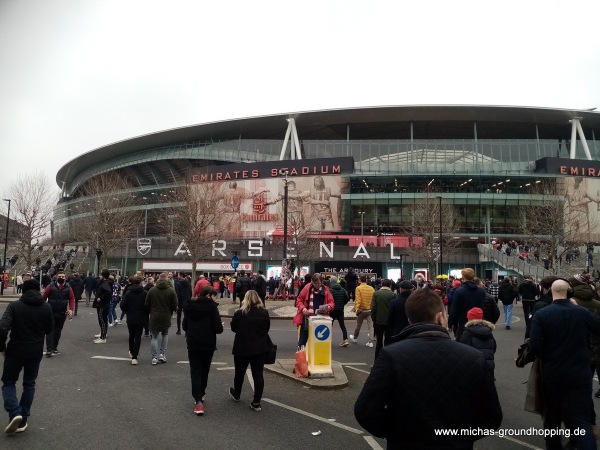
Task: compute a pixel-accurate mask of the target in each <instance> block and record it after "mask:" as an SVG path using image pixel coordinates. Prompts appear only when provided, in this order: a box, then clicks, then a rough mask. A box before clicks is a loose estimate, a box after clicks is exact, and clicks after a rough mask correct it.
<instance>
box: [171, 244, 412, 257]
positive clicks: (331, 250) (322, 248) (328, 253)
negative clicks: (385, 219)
mask: <svg viewBox="0 0 600 450" xmlns="http://www.w3.org/2000/svg"><path fill="white" fill-rule="evenodd" d="M389 249H390V259H391V260H398V261H401V260H402V255H401V254H400V253H398V252H396V251H394V244H390V246H389ZM227 254H228V251H227V242H226V241H223V240H214V241H212V252H211V256H213V257H227ZM173 256H192V253H191V252H190V250H189V248H188V246H187V245H186V243H185V241H181V243H180V244H179V247H177V250H175V253H174V254H173ZM261 256H263V241H262V240H258V239H257V240H252V239H250V240H249V241H248V257H258V258H259V257H261ZM359 257H360V258H366V259H371V255H369V251H368V250H367V247H365V245H364V244H363V243H362V242H361V243H360V244H359V245H358V247H357V248H356V251H355V252H354V256H352V259H357V258H359ZM319 258H322V259H327V258H329V259H331V260H335V259H336V256H335V247H334V244H333V242H329V243H328V244H327V243H325V242H319Z"/></svg>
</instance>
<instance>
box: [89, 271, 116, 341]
mask: <svg viewBox="0 0 600 450" xmlns="http://www.w3.org/2000/svg"><path fill="white" fill-rule="evenodd" d="M112 291H113V290H112V283H111V280H110V272H109V271H108V269H102V272H101V273H100V284H99V286H98V287H97V288H96V290H95V291H94V292H95V296H96V298H95V299H94V303H93V304H92V306H93V307H94V308H96V312H97V314H98V324H99V325H100V334H97V335H96V336H95V338H96V340H95V341H94V344H106V332H107V330H108V308H109V307H110V301H111V299H112Z"/></svg>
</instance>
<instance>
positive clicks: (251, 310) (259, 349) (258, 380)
mask: <svg viewBox="0 0 600 450" xmlns="http://www.w3.org/2000/svg"><path fill="white" fill-rule="evenodd" d="M270 326H271V321H270V319H269V311H268V310H267V309H265V308H264V307H263V304H262V302H261V300H260V297H259V296H258V294H257V292H256V291H253V290H250V291H248V292H247V293H246V295H245V297H244V299H243V301H242V307H241V308H240V309H238V310H237V311H236V312H235V314H234V315H233V318H232V319H231V331H233V332H234V333H235V340H234V341H233V351H232V353H233V362H234V365H235V376H234V379H233V387H232V388H231V387H230V388H229V395H230V396H231V398H233V399H234V400H235V401H236V402H239V401H240V395H241V393H242V384H243V383H244V376H245V374H246V369H247V368H248V364H249V365H250V370H251V371H252V379H253V380H254V398H253V399H252V403H250V407H251V408H252V409H253V410H255V411H260V410H261V405H260V399H261V398H262V394H263V390H264V387H265V380H264V378H263V367H264V365H265V354H266V352H267V350H268V348H269V343H268V342H269V340H268V336H269V328H270Z"/></svg>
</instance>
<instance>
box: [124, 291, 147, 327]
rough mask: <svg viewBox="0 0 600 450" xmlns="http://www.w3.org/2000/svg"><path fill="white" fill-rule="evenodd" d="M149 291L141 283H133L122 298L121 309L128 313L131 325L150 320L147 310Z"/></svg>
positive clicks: (128, 320) (128, 321) (141, 323)
mask: <svg viewBox="0 0 600 450" xmlns="http://www.w3.org/2000/svg"><path fill="white" fill-rule="evenodd" d="M147 294H148V292H147V291H145V290H144V288H143V287H142V286H141V285H139V284H133V285H131V286H130V287H129V288H127V292H125V295H124V296H123V300H121V311H123V312H124V313H125V314H127V323H128V324H131V325H144V324H145V323H146V321H147V320H148V312H147V311H146V305H145V302H146V295H147Z"/></svg>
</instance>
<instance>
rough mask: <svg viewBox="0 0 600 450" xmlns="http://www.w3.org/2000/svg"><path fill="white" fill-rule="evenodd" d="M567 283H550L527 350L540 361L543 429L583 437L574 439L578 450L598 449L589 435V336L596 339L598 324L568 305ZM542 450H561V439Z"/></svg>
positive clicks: (549, 441) (584, 311)
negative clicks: (564, 430) (565, 429)
mask: <svg viewBox="0 0 600 450" xmlns="http://www.w3.org/2000/svg"><path fill="white" fill-rule="evenodd" d="M570 287H571V286H570V285H569V283H568V282H567V281H566V280H563V279H558V280H556V281H555V282H554V283H552V288H551V291H552V304H551V305H549V306H547V307H545V308H543V309H540V310H539V311H537V312H536V313H535V315H534V316H533V318H532V324H531V335H530V337H529V349H530V350H531V352H532V353H533V354H534V355H535V356H537V357H538V358H540V359H541V371H542V373H543V377H542V389H543V392H544V399H545V401H546V411H545V413H546V414H545V416H544V429H545V430H557V429H560V426H561V422H564V424H565V427H568V428H570V429H571V431H572V433H571V435H574V433H573V430H575V429H580V430H581V429H583V430H585V433H582V434H580V435H578V436H576V437H575V438H576V441H577V448H596V440H595V438H594V435H593V433H592V410H591V408H590V394H591V392H592V376H591V373H590V350H589V345H588V339H589V333H593V334H595V335H600V319H598V318H597V317H595V316H594V315H592V313H591V312H590V311H589V310H587V309H586V308H583V307H581V306H578V305H574V304H573V303H571V301H570V300H569V297H570V295H569V294H572V293H569V294H568V293H567V292H568V291H569V290H570ZM546 448H549V449H554V448H562V447H561V437H560V436H551V437H550V436H548V437H546Z"/></svg>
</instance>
